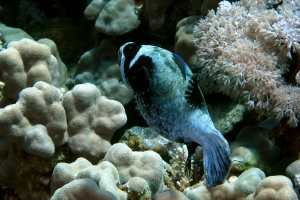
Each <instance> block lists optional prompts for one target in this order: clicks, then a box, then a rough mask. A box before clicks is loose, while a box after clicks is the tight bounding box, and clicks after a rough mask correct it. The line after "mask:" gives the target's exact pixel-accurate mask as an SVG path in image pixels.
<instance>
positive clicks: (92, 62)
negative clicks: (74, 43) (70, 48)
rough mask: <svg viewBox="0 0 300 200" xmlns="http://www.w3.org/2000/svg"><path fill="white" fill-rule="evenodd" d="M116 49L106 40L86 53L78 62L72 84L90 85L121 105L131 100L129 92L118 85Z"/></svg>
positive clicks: (118, 74)
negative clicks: (93, 85)
mask: <svg viewBox="0 0 300 200" xmlns="http://www.w3.org/2000/svg"><path fill="white" fill-rule="evenodd" d="M121 78H122V77H121V73H120V68H119V65H118V48H117V46H115V45H112V44H111V43H109V42H108V41H107V40H103V41H102V42H101V44H100V45H99V46H98V47H96V48H93V49H91V50H89V51H87V52H85V53H84V54H83V55H82V56H81V57H80V60H79V61H78V64H77V68H76V71H75V75H74V83H75V84H80V83H92V84H95V85H96V86H97V87H99V88H100V90H101V94H102V95H104V96H106V97H107V98H108V99H113V100H116V101H119V102H121V103H122V104H123V105H126V104H128V103H129V102H130V101H131V100H132V94H131V92H130V91H129V90H128V89H127V88H125V87H124V86H122V85H121V84H120V83H119V80H120V79H121Z"/></svg>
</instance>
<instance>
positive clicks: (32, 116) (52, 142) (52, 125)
mask: <svg viewBox="0 0 300 200" xmlns="http://www.w3.org/2000/svg"><path fill="white" fill-rule="evenodd" d="M61 98H62V94H61V93H60V91H59V90H58V89H57V88H56V87H54V86H52V85H49V84H48V83H45V82H42V81H39V82H37V83H35V84H34V85H33V87H29V88H26V89H24V90H22V91H21V93H20V97H19V100H18V101H17V102H16V103H15V104H12V105H8V106H6V107H5V108H3V109H2V110H1V111H0V126H1V130H0V135H1V136H4V137H6V138H7V139H8V140H9V141H12V142H14V143H16V144H18V145H20V146H21V147H22V148H23V149H24V150H25V151H26V152H27V153H30V154H33V155H37V156H40V157H43V158H47V157H51V156H53V154H54V151H55V148H56V147H59V146H61V145H63V144H64V143H66V142H67V140H68V136H67V132H66V130H67V120H66V114H65V110H64V108H63V107H62V105H61V102H60V100H61Z"/></svg>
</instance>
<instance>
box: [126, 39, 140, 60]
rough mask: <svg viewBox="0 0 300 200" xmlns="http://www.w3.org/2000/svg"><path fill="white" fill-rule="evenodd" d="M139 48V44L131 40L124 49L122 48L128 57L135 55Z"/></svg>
mask: <svg viewBox="0 0 300 200" xmlns="http://www.w3.org/2000/svg"><path fill="white" fill-rule="evenodd" d="M138 50H139V46H138V45H137V44H135V43H133V42H131V43H129V44H127V45H126V46H125V47H124V49H123V53H124V55H125V56H126V57H130V56H133V55H135V54H136V53H137V52H138Z"/></svg>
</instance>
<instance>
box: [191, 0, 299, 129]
mask: <svg viewBox="0 0 300 200" xmlns="http://www.w3.org/2000/svg"><path fill="white" fill-rule="evenodd" d="M270 6H271V5H269V4H268V2H267V1H254V0H242V1H239V2H235V3H232V4H231V3H229V2H228V1H222V2H221V3H220V5H219V7H218V10H217V12H216V13H215V12H214V11H210V12H209V13H208V15H207V17H206V18H205V19H202V20H200V23H199V24H198V26H196V27H195V29H194V42H195V45H196V47H197V54H198V56H199V62H200V65H202V66H203V70H202V71H201V72H200V74H199V78H200V80H205V81H200V84H201V86H202V88H203V89H204V90H205V91H206V92H213V91H214V92H221V93H225V94H227V95H229V96H230V97H232V98H234V99H238V100H242V101H243V102H245V103H247V104H248V105H249V107H250V108H255V109H257V110H259V111H260V112H261V113H268V114H274V115H276V116H277V119H278V120H281V119H282V118H287V119H288V121H287V122H288V124H289V125H290V126H291V127H295V126H297V125H298V119H299V117H300V101H299V99H300V98H299V97H300V96H299V94H300V89H299V88H298V87H295V86H289V85H288V84H287V83H286V82H285V81H284V78H283V75H284V73H285V72H287V71H288V70H289V64H288V61H289V60H290V59H291V54H294V53H297V54H300V48H299V42H300V29H299V28H300V21H299V15H300V5H299V1H293V0H287V1H284V3H282V5H279V6H278V7H277V8H276V9H274V8H271V9H270Z"/></svg>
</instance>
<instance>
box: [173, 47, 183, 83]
mask: <svg viewBox="0 0 300 200" xmlns="http://www.w3.org/2000/svg"><path fill="white" fill-rule="evenodd" d="M172 55H173V60H174V62H175V63H176V64H177V65H178V67H179V69H180V71H181V73H182V76H183V79H184V80H186V64H185V62H184V60H183V59H182V58H181V57H180V56H179V55H177V54H176V53H172Z"/></svg>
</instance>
